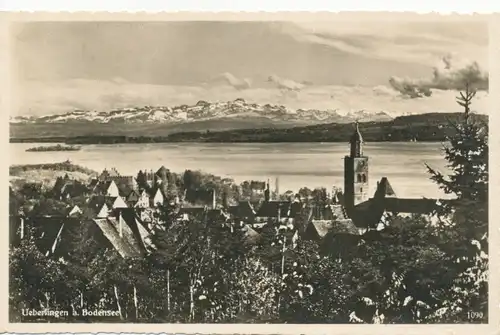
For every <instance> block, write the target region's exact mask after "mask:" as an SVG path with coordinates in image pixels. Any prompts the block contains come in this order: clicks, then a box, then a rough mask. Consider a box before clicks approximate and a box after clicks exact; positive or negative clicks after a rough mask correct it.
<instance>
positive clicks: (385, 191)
mask: <svg viewBox="0 0 500 335" xmlns="http://www.w3.org/2000/svg"><path fill="white" fill-rule="evenodd" d="M375 194H376V195H378V196H381V195H384V196H388V197H395V196H396V192H394V189H393V188H392V186H391V184H390V183H389V179H387V177H382V179H381V180H380V181H379V182H378V183H377V190H376V191H375Z"/></svg>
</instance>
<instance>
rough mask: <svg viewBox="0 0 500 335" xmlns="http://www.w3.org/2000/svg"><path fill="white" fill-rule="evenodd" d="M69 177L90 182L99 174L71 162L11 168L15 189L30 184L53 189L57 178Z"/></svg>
mask: <svg viewBox="0 0 500 335" xmlns="http://www.w3.org/2000/svg"><path fill="white" fill-rule="evenodd" d="M66 174H67V175H68V176H69V177H70V179H75V180H79V181H85V182H86V181H88V180H89V178H90V177H91V176H96V175H97V172H96V171H93V170H91V169H88V168H85V167H82V166H79V165H75V164H72V163H71V162H67V161H66V162H62V163H52V164H32V165H13V166H10V168H9V177H10V183H11V185H12V186H13V188H14V189H16V188H18V187H19V186H20V185H22V184H24V183H26V182H28V183H42V184H43V185H44V186H45V187H52V186H53V185H54V183H55V181H56V179H57V177H64V175H66Z"/></svg>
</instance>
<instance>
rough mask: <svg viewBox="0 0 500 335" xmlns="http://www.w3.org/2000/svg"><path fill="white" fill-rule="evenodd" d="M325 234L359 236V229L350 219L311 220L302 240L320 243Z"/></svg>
mask: <svg viewBox="0 0 500 335" xmlns="http://www.w3.org/2000/svg"><path fill="white" fill-rule="evenodd" d="M327 234H334V235H335V234H351V235H359V234H360V231H359V229H358V228H357V227H356V226H355V225H354V223H353V222H352V220H350V219H340V220H311V221H310V222H309V224H308V225H307V228H306V230H305V232H304V234H303V237H304V239H306V240H312V241H321V240H322V239H323V238H324V237H325V236H326V235H327Z"/></svg>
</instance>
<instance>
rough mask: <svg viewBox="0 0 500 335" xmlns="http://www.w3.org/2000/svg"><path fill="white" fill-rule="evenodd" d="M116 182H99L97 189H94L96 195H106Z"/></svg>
mask: <svg viewBox="0 0 500 335" xmlns="http://www.w3.org/2000/svg"><path fill="white" fill-rule="evenodd" d="M113 183H114V181H113V180H106V181H101V182H99V183H98V184H97V185H96V186H95V188H94V192H95V193H98V194H103V193H106V192H108V189H109V187H110V186H111V184H113Z"/></svg>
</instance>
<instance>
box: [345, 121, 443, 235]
mask: <svg viewBox="0 0 500 335" xmlns="http://www.w3.org/2000/svg"><path fill="white" fill-rule="evenodd" d="M349 144H350V153H349V155H348V156H345V158H344V193H343V196H342V200H343V206H344V208H345V211H346V213H347V216H348V217H349V218H350V219H351V220H352V221H353V223H354V224H355V225H356V226H357V227H359V228H375V227H376V226H377V225H378V223H379V222H380V219H381V218H382V215H384V213H392V214H430V213H432V212H433V211H434V210H435V209H436V203H437V199H427V198H398V197H397V195H396V193H395V191H394V188H393V187H392V185H391V184H390V183H389V179H388V178H387V177H382V179H381V180H380V181H377V188H376V191H375V194H374V195H373V197H371V198H370V197H369V195H368V191H369V181H370V177H369V167H370V164H369V162H370V160H369V157H368V156H367V155H365V153H364V151H363V145H364V142H363V136H362V135H361V132H360V130H359V124H358V123H357V122H356V125H355V129H354V133H353V134H352V136H351V138H350V140H349Z"/></svg>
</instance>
